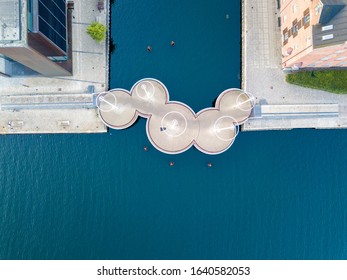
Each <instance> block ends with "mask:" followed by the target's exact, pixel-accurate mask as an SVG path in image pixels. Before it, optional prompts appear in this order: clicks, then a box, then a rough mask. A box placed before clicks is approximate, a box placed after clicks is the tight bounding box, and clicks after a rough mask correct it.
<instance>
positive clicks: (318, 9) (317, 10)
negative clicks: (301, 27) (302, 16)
mask: <svg viewBox="0 0 347 280" xmlns="http://www.w3.org/2000/svg"><path fill="white" fill-rule="evenodd" d="M321 9H322V5H321V4H318V5H317V6H316V7H315V8H314V10H315V12H316V16H317V15H318V14H319V13H320V11H321Z"/></svg>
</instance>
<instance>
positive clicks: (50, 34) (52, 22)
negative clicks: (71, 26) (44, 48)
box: [38, 0, 67, 52]
mask: <svg viewBox="0 0 347 280" xmlns="http://www.w3.org/2000/svg"><path fill="white" fill-rule="evenodd" d="M38 31H39V32H41V33H42V34H43V35H45V36H46V37H47V38H48V39H49V40H51V41H52V42H53V43H54V44H55V45H57V46H58V47H59V48H60V49H62V50H63V51H64V52H66V51H67V48H66V45H67V44H66V41H67V38H66V36H67V32H66V1H65V0H39V3H38Z"/></svg>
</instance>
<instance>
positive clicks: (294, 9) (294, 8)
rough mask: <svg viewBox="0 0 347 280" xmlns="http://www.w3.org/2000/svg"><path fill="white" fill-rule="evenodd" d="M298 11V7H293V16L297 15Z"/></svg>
mask: <svg viewBox="0 0 347 280" xmlns="http://www.w3.org/2000/svg"><path fill="white" fill-rule="evenodd" d="M297 10H298V6H297V5H293V14H295V13H296V12H297Z"/></svg>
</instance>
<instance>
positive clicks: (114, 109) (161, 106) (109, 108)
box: [96, 78, 255, 155]
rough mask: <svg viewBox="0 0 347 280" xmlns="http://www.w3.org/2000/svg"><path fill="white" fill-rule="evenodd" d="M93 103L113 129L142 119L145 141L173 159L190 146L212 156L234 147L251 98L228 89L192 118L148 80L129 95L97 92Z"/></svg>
mask: <svg viewBox="0 0 347 280" xmlns="http://www.w3.org/2000/svg"><path fill="white" fill-rule="evenodd" d="M96 104H97V107H98V110H99V116H100V118H101V120H102V121H103V122H104V124H105V125H106V126H108V127H110V128H113V129H125V128H128V127H130V126H131V125H132V124H133V123H134V122H135V121H136V119H137V118H138V117H139V116H141V117H144V118H147V125H146V131H147V136H148V139H149V141H150V142H151V143H152V145H153V146H154V147H155V148H157V149H158V150H159V151H161V152H164V153H167V154H178V153H182V152H184V151H186V150H188V149H189V148H190V147H192V146H193V145H194V146H195V147H196V148H197V149H199V150H200V151H201V152H203V153H206V154H211V155H213V154H219V153H222V152H224V151H226V150H227V149H228V148H229V147H230V146H231V145H232V144H233V142H234V140H235V138H236V136H237V134H238V132H239V126H240V125H241V124H243V123H244V122H245V121H246V120H247V119H248V118H249V116H250V114H251V111H252V109H253V107H254V105H255V99H254V97H253V96H252V95H250V94H247V93H245V92H244V91H242V90H240V89H227V90H225V91H223V92H222V93H221V94H220V95H219V96H218V98H217V100H216V104H215V107H212V108H206V109H204V110H201V111H200V112H198V113H195V112H194V111H193V110H192V109H191V108H190V107H189V106H187V105H186V104H184V103H181V102H177V101H170V100H169V92H168V90H167V88H166V87H165V85H164V84H163V83H161V82H160V81H158V80H156V79H150V78H147V79H142V80H140V81H138V82H137V83H136V84H135V85H134V86H133V87H132V88H131V90H130V91H127V90H125V89H113V90H110V91H107V92H102V93H99V94H98V96H97V98H96Z"/></svg>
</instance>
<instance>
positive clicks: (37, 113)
mask: <svg viewBox="0 0 347 280" xmlns="http://www.w3.org/2000/svg"><path fill="white" fill-rule="evenodd" d="M97 3H98V2H97V1H95V0H84V1H74V10H73V11H72V56H73V76H70V77H28V76H26V77H14V78H6V77H2V76H0V108H1V109H0V134H17V133H18V134H20V133H99V132H106V131H107V128H106V126H105V125H104V124H103V123H102V122H101V121H100V119H99V117H98V112H97V109H96V107H95V105H94V104H93V95H92V94H91V93H92V92H104V91H107V90H108V87H109V85H108V80H109V69H108V68H109V65H108V61H109V50H108V45H109V42H108V39H107V40H106V41H105V42H103V43H101V44H99V43H97V42H95V41H94V40H93V39H92V38H90V36H89V35H88V34H86V28H87V26H88V25H89V24H90V23H91V22H92V21H98V22H101V23H103V24H105V25H107V26H109V12H110V1H109V0H105V10H101V11H99V10H98V8H97Z"/></svg>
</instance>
